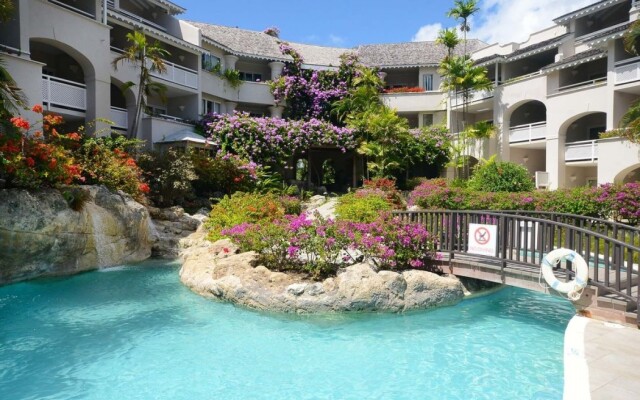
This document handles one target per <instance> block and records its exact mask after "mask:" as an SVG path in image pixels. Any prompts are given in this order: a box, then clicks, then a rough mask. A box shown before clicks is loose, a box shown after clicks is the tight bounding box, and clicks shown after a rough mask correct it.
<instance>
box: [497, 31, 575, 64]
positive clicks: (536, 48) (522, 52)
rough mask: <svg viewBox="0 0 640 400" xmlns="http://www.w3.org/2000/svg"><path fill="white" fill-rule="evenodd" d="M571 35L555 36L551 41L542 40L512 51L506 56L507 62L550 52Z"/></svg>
mask: <svg viewBox="0 0 640 400" xmlns="http://www.w3.org/2000/svg"><path fill="white" fill-rule="evenodd" d="M569 35H571V34H570V33H565V34H564V35H560V36H556V37H554V38H551V39H547V40H544V41H542V42H540V43H536V44H532V45H530V46H526V47H523V48H521V49H518V50H516V51H514V52H513V53H511V54H507V55H506V56H507V61H513V60H517V59H519V58H524V57H526V56H528V55H531V54H535V53H541V52H543V51H546V50H550V49H553V48H556V47H558V46H560V44H561V43H562V42H563V41H564V40H565V39H567V38H568V37H569Z"/></svg>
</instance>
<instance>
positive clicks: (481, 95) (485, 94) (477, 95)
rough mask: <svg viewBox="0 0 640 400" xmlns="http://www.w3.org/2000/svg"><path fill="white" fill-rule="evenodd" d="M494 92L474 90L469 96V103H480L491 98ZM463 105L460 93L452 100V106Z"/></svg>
mask: <svg viewBox="0 0 640 400" xmlns="http://www.w3.org/2000/svg"><path fill="white" fill-rule="evenodd" d="M493 94H494V90H493V89H490V90H474V91H472V92H471V93H470V94H469V99H468V102H469V103H473V102H474V101H480V100H484V99H488V98H491V97H493ZM462 104H464V96H463V95H462V93H457V94H456V96H455V98H454V105H462Z"/></svg>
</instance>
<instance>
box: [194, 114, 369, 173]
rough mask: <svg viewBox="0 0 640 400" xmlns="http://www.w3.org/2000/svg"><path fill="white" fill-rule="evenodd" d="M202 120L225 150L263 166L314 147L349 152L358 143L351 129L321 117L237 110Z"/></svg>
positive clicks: (213, 139)
mask: <svg viewBox="0 0 640 400" xmlns="http://www.w3.org/2000/svg"><path fill="white" fill-rule="evenodd" d="M203 123H204V124H205V125H206V126H207V128H206V130H207V132H209V136H210V137H209V139H210V140H211V142H212V143H213V145H214V146H217V147H219V148H220V149H221V151H222V153H233V154H237V155H238V156H240V157H241V158H244V159H247V160H250V161H253V162H255V163H258V164H262V165H283V164H284V163H286V162H287V161H288V160H290V159H291V158H292V157H293V156H294V154H296V153H297V152H303V151H306V150H307V149H309V148H310V147H313V146H331V147H337V148H339V149H340V150H342V152H346V151H348V150H354V149H356V147H357V144H358V142H357V140H356V138H355V137H354V134H353V131H352V130H351V129H349V128H340V127H337V126H334V125H332V124H330V123H328V122H325V121H321V120H318V119H311V120H309V121H293V120H287V119H282V118H270V117H264V118H255V117H251V116H249V114H247V113H235V114H233V115H218V114H213V115H209V116H207V120H206V122H203Z"/></svg>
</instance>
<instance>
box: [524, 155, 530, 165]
mask: <svg viewBox="0 0 640 400" xmlns="http://www.w3.org/2000/svg"><path fill="white" fill-rule="evenodd" d="M527 161H529V156H528V155H527V154H525V155H524V157H522V162H523V163H525V164H526V163H527Z"/></svg>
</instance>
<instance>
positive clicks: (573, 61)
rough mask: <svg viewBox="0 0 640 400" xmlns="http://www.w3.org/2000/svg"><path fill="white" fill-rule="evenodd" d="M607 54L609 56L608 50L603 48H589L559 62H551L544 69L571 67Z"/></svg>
mask: <svg viewBox="0 0 640 400" xmlns="http://www.w3.org/2000/svg"><path fill="white" fill-rule="evenodd" d="M606 56H607V51H606V50H602V49H592V50H587V51H583V52H581V53H578V54H574V55H572V56H570V57H567V58H564V59H562V60H560V61H558V62H554V63H553V64H549V65H547V66H546V67H544V68H542V70H543V71H551V70H556V69H563V68H569V67H572V66H575V65H578V64H582V63H585V62H589V61H593V60H597V59H600V58H603V57H606Z"/></svg>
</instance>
